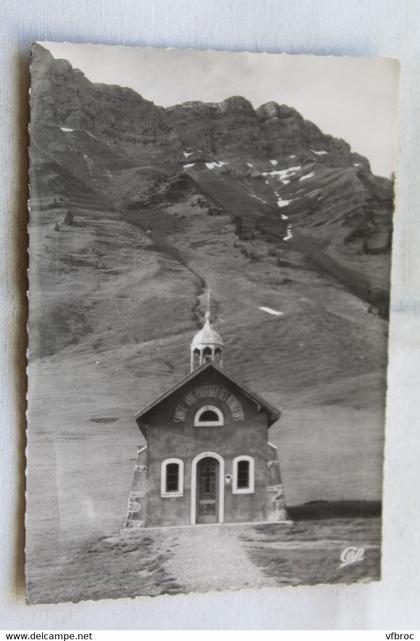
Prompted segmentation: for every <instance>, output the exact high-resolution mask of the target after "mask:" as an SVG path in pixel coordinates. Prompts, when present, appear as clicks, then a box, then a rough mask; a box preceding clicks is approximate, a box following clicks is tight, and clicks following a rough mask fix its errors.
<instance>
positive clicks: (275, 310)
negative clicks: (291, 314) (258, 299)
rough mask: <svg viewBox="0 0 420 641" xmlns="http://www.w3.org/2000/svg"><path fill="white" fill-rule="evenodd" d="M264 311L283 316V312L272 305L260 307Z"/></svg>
mask: <svg viewBox="0 0 420 641" xmlns="http://www.w3.org/2000/svg"><path fill="white" fill-rule="evenodd" d="M258 309H260V310H261V311H262V312H266V313H267V314H271V315H272V316H283V312H279V311H278V310H277V309H272V308H271V307H264V306H262V307H258Z"/></svg>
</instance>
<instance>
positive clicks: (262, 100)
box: [25, 42, 399, 604]
mask: <svg viewBox="0 0 420 641" xmlns="http://www.w3.org/2000/svg"><path fill="white" fill-rule="evenodd" d="M30 74H31V88H30V95H29V103H30V127H29V140H30V146H29V159H30V166H29V181H30V198H29V203H28V207H29V270H28V281H29V285H28V302H29V319H28V333H29V348H28V369H27V374H28V396H27V401H28V408H27V423H28V425H27V449H26V457H27V467H26V484H27V486H26V515H25V522H26V550H25V559H26V560H25V573H26V593H27V600H28V602H29V603H31V604H38V603H61V602H66V601H73V602H76V601H81V600H96V599H105V598H122V597H136V596H155V595H161V594H167V595H173V594H180V593H184V594H188V593H192V592H211V591H224V590H241V589H249V588H267V587H270V588H280V587H282V586H302V585H316V584H343V583H367V582H370V581H378V580H380V578H381V515H382V487H383V459H384V457H383V451H384V439H385V408H386V388H387V361H388V358H387V348H388V322H389V304H390V303H389V301H390V258H391V247H392V230H393V211H394V193H395V171H396V138H397V109H398V80H399V66H398V63H397V62H396V61H395V60H393V59H391V58H357V57H334V56H309V55H285V54H274V53H238V52H229V51H211V50H206V51H204V50H194V49H163V48H162V49H158V48H136V47H117V46H106V45H88V44H85V45H81V44H70V43H59V42H37V43H35V44H34V45H33V48H32V58H31V69H30Z"/></svg>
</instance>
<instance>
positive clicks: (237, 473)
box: [232, 456, 255, 494]
mask: <svg viewBox="0 0 420 641" xmlns="http://www.w3.org/2000/svg"><path fill="white" fill-rule="evenodd" d="M254 467H255V464H254V459H253V458H252V456H237V457H236V458H235V459H234V460H233V484H232V492H233V494H252V493H253V492H254V487H255V473H254Z"/></svg>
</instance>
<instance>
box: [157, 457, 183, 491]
mask: <svg viewBox="0 0 420 641" xmlns="http://www.w3.org/2000/svg"><path fill="white" fill-rule="evenodd" d="M160 489H161V492H160V493H161V496H163V497H174V496H175V497H176V496H183V493H184V463H183V461H181V459H167V460H166V461H163V463H162V466H161V485H160Z"/></svg>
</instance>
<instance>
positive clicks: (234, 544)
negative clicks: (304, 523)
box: [165, 525, 275, 592]
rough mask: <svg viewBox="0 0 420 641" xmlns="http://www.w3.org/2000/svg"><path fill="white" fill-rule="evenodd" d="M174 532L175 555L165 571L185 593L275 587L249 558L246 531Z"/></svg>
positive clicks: (229, 528) (212, 528) (228, 528)
mask: <svg viewBox="0 0 420 641" xmlns="http://www.w3.org/2000/svg"><path fill="white" fill-rule="evenodd" d="M167 532H169V530H167ZM170 532H171V534H172V540H171V543H170V546H169V547H170V551H171V554H170V559H169V560H168V561H166V562H165V569H166V570H167V572H168V573H169V574H170V575H172V576H174V577H176V581H177V583H179V584H180V585H181V586H182V588H183V590H185V591H187V592H188V591H190V590H194V591H198V592H203V591H207V590H226V589H235V588H236V589H239V588H246V587H258V586H259V585H263V586H265V587H268V586H269V585H270V584H271V582H270V579H269V578H267V576H264V575H263V574H262V572H261V570H260V569H259V568H258V567H257V566H255V565H254V564H253V563H252V561H251V559H250V558H249V556H248V553H247V550H246V546H247V544H246V543H245V542H244V541H242V540H241V534H244V528H243V527H241V526H235V525H232V526H229V525H224V526H202V527H197V528H171V529H170ZM272 584H273V585H275V581H273V583H272Z"/></svg>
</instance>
